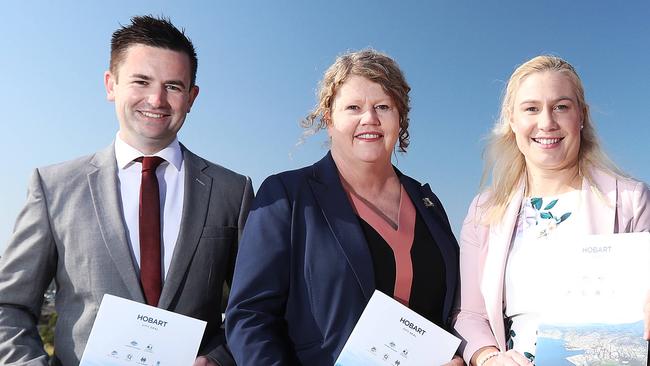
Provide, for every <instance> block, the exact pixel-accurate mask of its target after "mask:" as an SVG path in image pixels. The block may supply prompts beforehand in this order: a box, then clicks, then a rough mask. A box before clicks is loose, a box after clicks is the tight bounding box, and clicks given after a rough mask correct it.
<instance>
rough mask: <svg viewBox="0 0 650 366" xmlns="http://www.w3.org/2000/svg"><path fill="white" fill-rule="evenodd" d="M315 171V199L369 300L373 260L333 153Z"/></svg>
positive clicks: (320, 162)
mask: <svg viewBox="0 0 650 366" xmlns="http://www.w3.org/2000/svg"><path fill="white" fill-rule="evenodd" d="M313 172H314V176H313V179H310V180H309V184H310V186H311V189H312V192H313V194H314V197H316V201H317V202H318V204H319V206H320V208H321V210H322V212H323V216H325V220H326V221H327V224H328V225H329V227H330V230H331V231H332V234H333V235H334V237H335V238H336V241H337V242H338V244H339V245H340V246H341V249H342V250H343V253H344V255H345V257H346V259H347V261H348V263H349V265H350V268H351V269H352V272H354V275H355V277H356V278H357V281H358V283H359V286H360V287H361V292H362V293H363V295H364V297H365V299H366V301H367V300H369V299H370V297H371V296H372V293H373V292H374V290H375V274H374V272H373V264H372V258H371V257H370V252H369V250H368V244H367V243H366V239H365V236H364V234H363V231H362V230H361V226H360V225H359V220H358V219H357V217H356V216H355V214H354V211H353V210H352V206H351V205H350V202H349V200H348V197H347V195H346V193H345V191H344V190H343V186H342V185H341V180H340V178H339V175H338V170H337V168H336V165H335V164H334V160H333V159H332V156H331V153H327V155H326V156H325V157H324V158H323V159H321V160H320V161H319V162H317V163H316V164H314V165H313Z"/></svg>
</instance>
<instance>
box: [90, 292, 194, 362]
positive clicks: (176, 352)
mask: <svg viewBox="0 0 650 366" xmlns="http://www.w3.org/2000/svg"><path fill="white" fill-rule="evenodd" d="M205 325H206V323H205V322H204V321H202V320H197V319H194V318H190V317H187V316H184V315H180V314H176V313H173V312H171V311H167V310H163V309H159V308H156V307H153V306H149V305H146V304H141V303H139V302H135V301H131V300H127V299H123V298H121V297H117V296H113V295H109V294H106V295H104V298H103V299H102V304H101V306H100V307H99V311H98V312H97V317H96V318H95V323H94V325H93V328H92V330H91V331H90V337H89V338H88V343H87V344H86V349H85V350H84V353H83V356H82V357H81V362H80V364H79V365H80V366H100V365H101V366H127V365H128V366H184V365H185V366H191V365H192V364H193V363H194V360H195V358H196V354H197V352H198V350H199V346H200V344H201V338H202V337H203V331H204V330H205Z"/></svg>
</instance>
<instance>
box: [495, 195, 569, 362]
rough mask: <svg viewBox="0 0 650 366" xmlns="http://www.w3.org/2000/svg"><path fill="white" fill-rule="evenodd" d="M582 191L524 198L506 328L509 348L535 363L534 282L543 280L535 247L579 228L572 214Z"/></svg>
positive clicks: (512, 255)
mask: <svg viewBox="0 0 650 366" xmlns="http://www.w3.org/2000/svg"><path fill="white" fill-rule="evenodd" d="M579 197H580V192H579V191H571V192H567V193H563V194H560V195H558V196H556V197H527V198H525V199H524V201H523V203H522V207H521V211H520V213H519V218H518V221H517V228H516V232H515V235H514V237H513V240H512V244H511V247H510V252H509V254H508V262H507V264H506V273H505V288H504V292H505V295H504V296H505V302H506V304H505V317H504V319H505V323H506V324H505V329H506V343H507V347H508V349H509V350H510V349H514V350H516V351H518V352H519V353H521V354H523V355H524V356H526V357H527V358H528V359H529V360H531V362H534V360H535V348H536V342H537V328H538V325H539V315H538V313H539V309H537V304H538V303H539V302H540V301H539V298H538V296H539V295H538V294H537V292H536V286H535V285H534V284H535V283H538V281H541V280H543V278H542V277H541V276H543V275H544V274H543V271H542V270H541V268H542V265H541V264H540V266H539V267H537V266H536V260H535V259H536V258H535V253H538V252H535V251H534V250H533V249H532V246H533V245H535V243H538V244H539V246H538V248H539V247H542V248H543V241H546V240H552V239H553V238H554V237H555V238H557V237H560V236H564V235H568V234H571V232H572V230H573V229H574V228H575V227H576V226H577V225H574V222H575V221H576V219H575V217H574V215H572V213H573V212H576V209H577V207H578V205H579Z"/></svg>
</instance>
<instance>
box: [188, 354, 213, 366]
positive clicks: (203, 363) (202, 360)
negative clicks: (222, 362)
mask: <svg viewBox="0 0 650 366" xmlns="http://www.w3.org/2000/svg"><path fill="white" fill-rule="evenodd" d="M194 366H219V365H218V364H216V363H215V362H214V361H212V360H211V359H209V358H207V357H205V356H199V357H197V358H196V360H194Z"/></svg>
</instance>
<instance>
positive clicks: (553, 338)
mask: <svg viewBox="0 0 650 366" xmlns="http://www.w3.org/2000/svg"><path fill="white" fill-rule="evenodd" d="M642 334H643V322H642V321H639V322H635V323H628V324H579V325H549V324H543V325H540V328H539V333H538V336H537V352H536V357H535V365H536V366H564V365H567V366H572V365H579V366H614V365H626V366H647V365H648V341H646V340H645V339H643V337H642Z"/></svg>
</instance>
